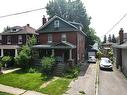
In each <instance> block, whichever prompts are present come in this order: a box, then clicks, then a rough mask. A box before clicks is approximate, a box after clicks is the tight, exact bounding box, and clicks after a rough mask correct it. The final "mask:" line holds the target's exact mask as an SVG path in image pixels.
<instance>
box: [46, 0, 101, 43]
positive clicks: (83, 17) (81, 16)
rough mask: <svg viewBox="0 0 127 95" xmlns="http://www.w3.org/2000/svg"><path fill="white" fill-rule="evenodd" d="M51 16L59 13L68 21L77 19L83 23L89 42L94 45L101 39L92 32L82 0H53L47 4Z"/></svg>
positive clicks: (76, 20)
mask: <svg viewBox="0 0 127 95" xmlns="http://www.w3.org/2000/svg"><path fill="white" fill-rule="evenodd" d="M46 9H47V14H48V15H49V17H50V18H51V17H53V16H54V15H57V16H59V17H61V18H63V19H65V20H67V21H75V22H78V23H81V24H82V25H83V27H84V28H83V31H84V32H85V33H86V34H87V39H88V42H89V43H88V44H90V45H93V44H94V43H95V40H98V41H100V39H99V37H97V36H96V35H95V33H94V32H91V28H89V25H90V19H91V17H88V15H87V13H86V9H85V6H84V4H83V3H82V1H81V0H73V1H71V0H68V1H66V0H52V1H49V3H48V4H47V6H46Z"/></svg>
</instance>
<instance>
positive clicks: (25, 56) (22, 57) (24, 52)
mask: <svg viewBox="0 0 127 95" xmlns="http://www.w3.org/2000/svg"><path fill="white" fill-rule="evenodd" d="M30 60H31V53H30V48H29V47H28V46H27V45H26V46H23V47H22V49H21V51H20V52H19V55H18V56H16V57H15V61H16V63H17V64H18V65H19V66H21V67H22V68H28V67H30V65H31V64H30Z"/></svg>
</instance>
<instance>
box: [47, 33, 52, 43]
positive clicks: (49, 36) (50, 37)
mask: <svg viewBox="0 0 127 95" xmlns="http://www.w3.org/2000/svg"><path fill="white" fill-rule="evenodd" d="M48 43H52V34H48Z"/></svg>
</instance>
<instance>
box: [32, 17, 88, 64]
mask: <svg viewBox="0 0 127 95" xmlns="http://www.w3.org/2000/svg"><path fill="white" fill-rule="evenodd" d="M82 28H83V26H82V24H80V23H76V22H68V21H66V20H64V19H62V18H60V17H58V16H54V17H52V18H51V19H50V20H49V21H47V19H46V18H45V17H43V25H42V26H41V27H40V28H39V29H37V33H39V38H38V40H39V44H38V45H35V46H33V49H36V50H38V51H39V56H40V58H42V57H43V56H51V55H52V56H55V57H56V58H58V60H61V61H62V62H64V63H66V62H67V61H69V60H71V61H73V62H74V63H77V62H82V61H84V58H85V53H86V46H85V43H86V40H85V39H86V34H85V33H84V32H83V31H82Z"/></svg>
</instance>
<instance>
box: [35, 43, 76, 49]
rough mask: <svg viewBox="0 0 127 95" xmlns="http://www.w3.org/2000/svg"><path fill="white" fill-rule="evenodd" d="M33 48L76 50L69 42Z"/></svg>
mask: <svg viewBox="0 0 127 95" xmlns="http://www.w3.org/2000/svg"><path fill="white" fill-rule="evenodd" d="M33 48H35V49H39V48H40V49H41V48H42V49H74V48H76V46H75V45H73V44H71V43H69V42H60V43H52V44H46V45H34V46H33Z"/></svg>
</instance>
